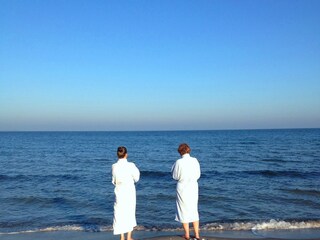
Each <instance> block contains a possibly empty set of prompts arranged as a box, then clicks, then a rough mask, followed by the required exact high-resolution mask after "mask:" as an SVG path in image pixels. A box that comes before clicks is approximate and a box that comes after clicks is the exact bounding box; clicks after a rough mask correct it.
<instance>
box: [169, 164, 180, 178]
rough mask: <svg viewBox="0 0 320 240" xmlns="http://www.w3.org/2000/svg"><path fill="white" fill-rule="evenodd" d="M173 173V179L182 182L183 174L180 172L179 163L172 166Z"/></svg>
mask: <svg viewBox="0 0 320 240" xmlns="http://www.w3.org/2000/svg"><path fill="white" fill-rule="evenodd" d="M171 173H172V178H173V179H174V180H176V181H179V180H180V177H181V172H180V167H179V164H178V163H177V162H176V163H175V164H174V165H173V166H172V169H171Z"/></svg>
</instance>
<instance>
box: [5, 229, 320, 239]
mask: <svg viewBox="0 0 320 240" xmlns="http://www.w3.org/2000/svg"><path fill="white" fill-rule="evenodd" d="M182 234H183V233H182V232H152V231H150V232H149V231H135V232H134V235H133V236H134V239H136V240H139V239H140V240H147V239H152V240H183V238H182V237H181V236H182ZM202 236H203V238H205V239H207V240H235V239H236V240H259V239H263V240H271V239H273V240H275V239H287V240H289V239H299V240H307V239H313V240H315V239H320V229H304V230H281V231H265V232H263V233H260V235H256V234H253V233H252V231H222V232H203V233H202ZM0 239H1V240H118V239H119V236H114V235H113V234H112V232H77V231H53V232H33V233H17V234H2V235H0Z"/></svg>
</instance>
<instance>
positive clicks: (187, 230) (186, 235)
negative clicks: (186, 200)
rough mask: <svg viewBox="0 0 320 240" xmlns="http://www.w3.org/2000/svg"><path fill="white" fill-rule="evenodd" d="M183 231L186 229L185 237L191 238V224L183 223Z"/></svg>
mask: <svg viewBox="0 0 320 240" xmlns="http://www.w3.org/2000/svg"><path fill="white" fill-rule="evenodd" d="M182 226H183V229H184V236H185V237H186V238H190V233H189V223H182Z"/></svg>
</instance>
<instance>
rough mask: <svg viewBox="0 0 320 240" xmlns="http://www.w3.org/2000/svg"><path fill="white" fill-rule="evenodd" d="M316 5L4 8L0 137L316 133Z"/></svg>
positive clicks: (76, 0) (49, 3)
mask: <svg viewBox="0 0 320 240" xmlns="http://www.w3.org/2000/svg"><path fill="white" fill-rule="evenodd" d="M319 12H320V1H317V0H316V1H312V0H308V1H305V0H301V1H300V0H299V1H298V0H288V1H284V0H259V1H256V0H252V1H244V0H234V1H230V0H221V1H218V0H210V1H204V0H197V1H182V0H181V1H180V0H177V1H175V0H155V1H150V0H145V1H106V0H101V1H97V0H92V1H91V0H90V1H89V0H86V1H83V0H68V1H65V0H63V1H62V0H29V1H24V0H0V36H1V37H0V130H4V131H8V130H198V129H257V128H304V127H306V128H309V127H320V27H319V23H320V14H319Z"/></svg>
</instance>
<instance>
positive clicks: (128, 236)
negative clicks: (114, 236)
mask: <svg viewBox="0 0 320 240" xmlns="http://www.w3.org/2000/svg"><path fill="white" fill-rule="evenodd" d="M131 235H132V231H130V232H128V234H127V240H133V239H132V238H131Z"/></svg>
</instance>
